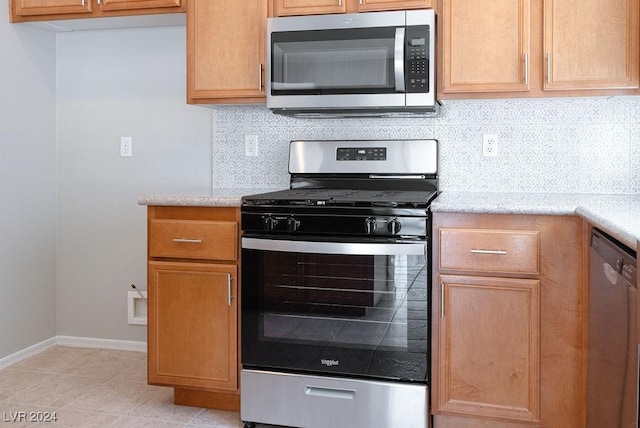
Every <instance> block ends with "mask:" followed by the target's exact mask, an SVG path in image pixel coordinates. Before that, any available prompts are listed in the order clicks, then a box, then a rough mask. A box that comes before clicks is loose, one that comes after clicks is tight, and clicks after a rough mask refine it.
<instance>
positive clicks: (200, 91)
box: [187, 0, 267, 104]
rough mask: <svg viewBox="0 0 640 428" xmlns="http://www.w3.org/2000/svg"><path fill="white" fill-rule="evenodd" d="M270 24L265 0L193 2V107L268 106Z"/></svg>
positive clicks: (189, 55) (189, 33) (190, 70)
mask: <svg viewBox="0 0 640 428" xmlns="http://www.w3.org/2000/svg"><path fill="white" fill-rule="evenodd" d="M266 21H267V1H266V0H237V1H233V2H226V1H211V0H190V1H189V5H188V9H187V99H188V102H189V103H191V104H229V103H240V104H248V103H264V102H265V100H266V95H265V81H264V79H265V68H264V67H265V55H266V51H265V39H266Z"/></svg>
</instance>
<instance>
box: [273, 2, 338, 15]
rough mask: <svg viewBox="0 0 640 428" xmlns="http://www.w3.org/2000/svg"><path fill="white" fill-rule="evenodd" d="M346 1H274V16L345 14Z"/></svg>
mask: <svg viewBox="0 0 640 428" xmlns="http://www.w3.org/2000/svg"><path fill="white" fill-rule="evenodd" d="M346 3H347V2H346V0H313V1H309V0H275V15H276V16H289V15H319V14H326V13H345V12H346V11H347V9H346Z"/></svg>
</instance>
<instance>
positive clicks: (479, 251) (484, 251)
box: [471, 249, 507, 256]
mask: <svg viewBox="0 0 640 428" xmlns="http://www.w3.org/2000/svg"><path fill="white" fill-rule="evenodd" d="M471 252H472V253H473V254H497V255H499V256H504V255H506V254H507V252H506V251H505V250H476V249H473V250H471Z"/></svg>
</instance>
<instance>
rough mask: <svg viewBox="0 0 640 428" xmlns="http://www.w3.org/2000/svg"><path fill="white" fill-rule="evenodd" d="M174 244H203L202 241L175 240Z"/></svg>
mask: <svg viewBox="0 0 640 428" xmlns="http://www.w3.org/2000/svg"><path fill="white" fill-rule="evenodd" d="M173 242H176V243H178V244H202V239H186V238H173Z"/></svg>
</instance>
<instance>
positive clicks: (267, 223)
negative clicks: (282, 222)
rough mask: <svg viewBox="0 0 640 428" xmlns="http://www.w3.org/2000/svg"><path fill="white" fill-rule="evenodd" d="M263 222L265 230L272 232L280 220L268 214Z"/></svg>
mask: <svg viewBox="0 0 640 428" xmlns="http://www.w3.org/2000/svg"><path fill="white" fill-rule="evenodd" d="M262 224H263V226H264V230H266V231H267V232H270V231H272V230H274V229H275V228H276V226H277V225H278V220H276V219H275V218H273V217H271V216H266V217H263V218H262Z"/></svg>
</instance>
